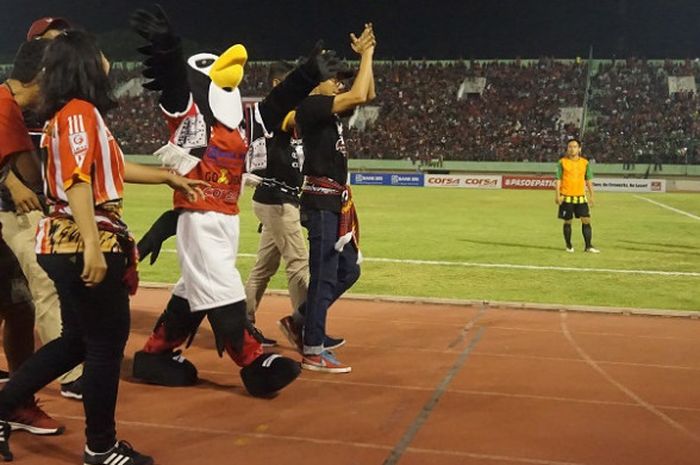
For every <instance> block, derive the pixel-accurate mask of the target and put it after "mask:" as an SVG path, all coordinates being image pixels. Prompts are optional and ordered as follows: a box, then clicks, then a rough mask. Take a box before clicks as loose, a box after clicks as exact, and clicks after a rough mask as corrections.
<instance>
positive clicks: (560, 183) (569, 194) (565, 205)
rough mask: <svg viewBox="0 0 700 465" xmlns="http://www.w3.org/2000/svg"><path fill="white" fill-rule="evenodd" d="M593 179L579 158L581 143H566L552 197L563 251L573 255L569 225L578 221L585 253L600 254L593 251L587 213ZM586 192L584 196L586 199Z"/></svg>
mask: <svg viewBox="0 0 700 465" xmlns="http://www.w3.org/2000/svg"><path fill="white" fill-rule="evenodd" d="M592 179H593V175H592V173H591V166H590V164H589V163H588V160H586V159H585V158H583V157H582V156H581V141H579V140H578V139H571V140H569V142H568V144H567V146H566V155H565V156H563V157H562V158H561V159H560V160H559V163H557V181H556V197H555V199H554V201H555V202H556V203H557V205H559V218H561V219H562V220H564V241H565V242H566V251H567V252H569V253H573V251H574V246H573V245H572V244H571V222H572V220H573V218H574V216H576V218H581V231H582V232H583V239H584V241H585V242H586V249H585V251H586V252H589V253H600V251H599V250H598V249H596V248H595V247H593V244H592V242H591V241H592V238H593V230H592V228H591V212H590V208H589V205H591V206H592V205H593V182H592V181H591V180H592ZM586 189H588V196H586Z"/></svg>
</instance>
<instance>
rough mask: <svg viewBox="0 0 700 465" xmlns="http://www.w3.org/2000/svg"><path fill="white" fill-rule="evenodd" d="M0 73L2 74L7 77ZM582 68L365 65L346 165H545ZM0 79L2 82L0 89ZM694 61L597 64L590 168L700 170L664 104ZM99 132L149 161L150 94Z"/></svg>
mask: <svg viewBox="0 0 700 465" xmlns="http://www.w3.org/2000/svg"><path fill="white" fill-rule="evenodd" d="M5 71H6V70H5ZM587 73H588V66H587V64H586V63H585V62H582V61H580V60H568V61H562V60H551V59H540V60H534V61H518V60H516V61H485V62H479V61H472V62H468V61H456V62H425V61H413V62H393V63H380V64H376V65H375V79H376V87H377V94H378V97H377V99H376V100H375V101H374V102H372V104H371V105H374V106H376V107H378V110H379V117H378V118H376V120H374V121H373V122H372V123H371V124H368V125H367V126H365V127H364V128H363V129H362V130H360V129H358V128H353V129H350V130H349V131H348V134H347V138H348V141H347V143H348V145H349V147H350V153H351V155H352V156H353V157H355V158H381V159H408V160H412V161H413V162H414V163H421V164H428V163H431V162H434V161H436V160H440V161H442V160H475V161H536V162H541V161H553V160H556V159H557V158H558V157H560V156H561V153H562V150H563V147H564V145H565V141H566V140H567V139H568V138H570V137H572V136H578V135H579V132H580V128H579V127H577V126H576V125H572V124H562V122H561V121H560V109H561V108H562V107H577V106H581V105H582V103H583V102H584V93H585V89H586V78H587ZM2 74H3V70H2V69H0V79H4V78H3V76H2ZM699 75H700V64H699V63H698V62H697V61H690V60H688V61H686V62H677V61H673V62H671V61H666V62H651V61H646V60H640V59H632V58H631V59H627V60H617V61H616V62H600V63H599V65H598V67H597V69H595V70H594V73H593V74H592V79H591V85H590V89H591V91H590V94H589V97H590V99H589V101H588V107H587V110H588V121H589V123H588V126H587V130H586V133H585V136H584V153H585V154H586V155H587V156H588V157H589V158H591V159H594V160H595V161H596V162H605V163H624V164H626V165H633V164H634V163H659V164H660V163H662V162H663V163H694V162H699V161H700V144H698V143H697V141H699V140H700V99H698V98H696V94H693V93H676V94H673V95H669V90H668V77H669V76H699ZM110 76H111V78H112V80H113V82H114V84H115V88H119V87H120V86H122V85H123V84H124V83H127V82H129V81H130V80H132V79H138V78H139V76H140V71H139V69H138V67H119V66H115V67H114V68H113V70H112V72H111V75H110ZM465 78H485V79H486V85H485V88H484V89H483V92H482V93H480V94H478V93H474V94H468V93H465V94H464V95H462V98H458V91H459V88H460V85H461V84H462V81H463V80H464V79H465ZM269 90H270V86H269V83H268V82H267V65H266V64H260V63H249V64H248V65H247V66H246V75H245V79H244V81H243V83H242V85H241V93H242V95H243V96H244V97H262V96H264V95H266V94H267V92H269ZM107 118H108V125H109V126H110V128H112V131H113V133H114V134H115V136H116V137H117V138H118V140H119V142H120V144H121V146H122V148H123V150H124V152H126V153H139V154H146V153H152V152H153V151H154V150H156V149H157V148H158V147H160V146H161V145H163V143H164V142H165V141H166V140H167V129H166V126H165V122H164V120H163V118H162V116H161V114H160V112H159V111H158V106H157V95H156V94H155V93H152V92H143V93H141V94H140V95H126V96H123V97H121V98H120V100H119V107H118V108H117V109H116V110H114V111H112V112H111V113H110V114H109V115H108V116H107Z"/></svg>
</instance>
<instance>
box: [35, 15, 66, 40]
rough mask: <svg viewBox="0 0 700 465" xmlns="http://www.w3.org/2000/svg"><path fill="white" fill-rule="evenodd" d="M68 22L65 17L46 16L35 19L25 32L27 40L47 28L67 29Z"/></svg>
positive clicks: (37, 35) (38, 35) (39, 34)
mask: <svg viewBox="0 0 700 465" xmlns="http://www.w3.org/2000/svg"><path fill="white" fill-rule="evenodd" d="M69 27H70V23H69V22H68V20H67V19H65V18H54V17H51V16H48V17H46V18H41V19H37V20H36V21H34V22H33V23H32V25H31V27H30V28H29V31H28V32H27V40H32V39H36V38H37V37H40V36H41V35H42V34H43V33H44V32H46V31H48V30H49V29H59V30H63V29H68V28H69Z"/></svg>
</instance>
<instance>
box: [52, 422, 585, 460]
mask: <svg viewBox="0 0 700 465" xmlns="http://www.w3.org/2000/svg"><path fill="white" fill-rule="evenodd" d="M52 416H54V417H56V418H61V419H65V420H75V421H85V417H83V416H77V415H57V414H52ZM117 424H118V425H121V426H131V427H137V428H154V429H162V430H170V431H179V432H186V433H204V434H208V435H221V436H237V437H247V438H251V439H263V440H266V441H270V440H282V441H292V442H305V443H311V444H317V445H324V446H350V447H356V448H360V449H375V450H391V449H392V447H391V446H387V445H384V444H372V443H366V442H356V441H340V440H337V439H318V438H312V437H308V436H288V435H279V434H268V433H252V432H249V431H231V430H225V429H216V428H203V427H197V426H179V425H171V424H170V425H166V424H163V423H153V422H142V421H128V420H117ZM407 451H408V452H414V453H419V454H436V455H450V456H454V457H469V458H481V459H484V460H499V461H506V462H515V463H523V464H532V465H582V464H580V463H577V462H562V461H557V460H546V459H534V458H527V457H513V456H508V455H492V454H480V453H472V452H462V451H457V450H439V449H424V448H416V447H409V448H408V449H407Z"/></svg>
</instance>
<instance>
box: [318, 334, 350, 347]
mask: <svg viewBox="0 0 700 465" xmlns="http://www.w3.org/2000/svg"><path fill="white" fill-rule="evenodd" d="M344 345H345V339H343V338H342V337H338V338H335V337H330V336H326V337H325V338H324V339H323V349H324V350H333V349H337V348H338V347H342V346H344Z"/></svg>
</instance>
